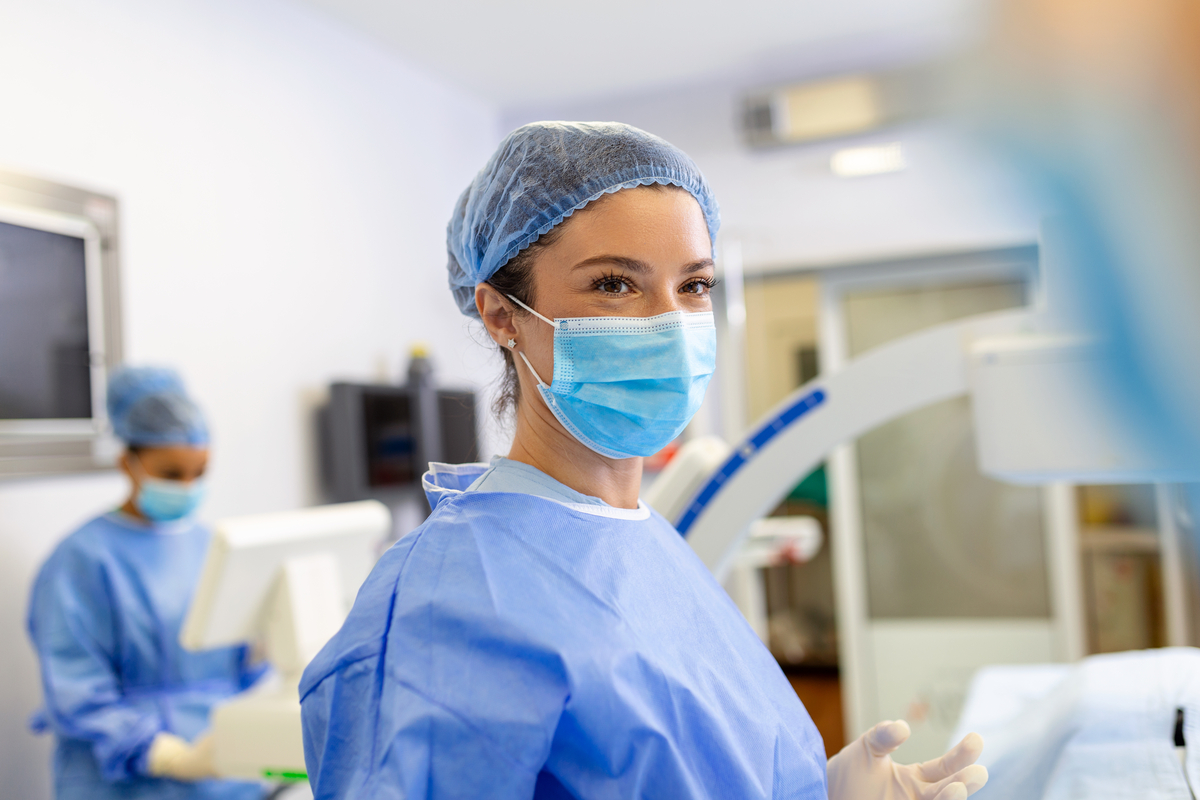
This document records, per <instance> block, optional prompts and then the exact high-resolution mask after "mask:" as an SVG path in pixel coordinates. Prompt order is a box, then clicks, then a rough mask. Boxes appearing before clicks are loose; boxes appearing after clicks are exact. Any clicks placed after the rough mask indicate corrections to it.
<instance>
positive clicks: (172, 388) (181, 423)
mask: <svg viewBox="0 0 1200 800" xmlns="http://www.w3.org/2000/svg"><path fill="white" fill-rule="evenodd" d="M108 418H109V421H110V422H112V426H113V432H114V433H116V435H117V438H118V439H120V440H121V441H123V442H125V444H127V445H130V446H132V447H169V446H171V445H187V446H192V447H202V446H204V445H207V444H208V425H207V424H205V422H204V415H203V414H202V413H201V412H200V409H199V408H198V407H197V406H196V404H195V403H193V402H192V400H191V398H189V397H188V396H187V391H186V390H185V389H184V388H183V381H182V379H180V377H179V374H178V373H176V372H175V371H174V370H171V369H162V368H159V367H125V368H123V369H120V370H118V371H116V372H114V373H113V374H112V375H110V376H109V379H108Z"/></svg>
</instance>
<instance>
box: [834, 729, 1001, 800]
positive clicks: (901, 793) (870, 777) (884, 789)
mask: <svg viewBox="0 0 1200 800" xmlns="http://www.w3.org/2000/svg"><path fill="white" fill-rule="evenodd" d="M910 733H912V731H911V730H910V729H909V727H908V723H907V722H904V721H903V720H900V721H898V722H881V723H879V724H878V725H876V726H875V727H874V728H871V730H869V731H867V732H866V733H864V734H863V735H862V736H860V737H858V738H857V739H855V740H854V741H853V742H851V743H850V744H848V745H846V746H845V747H843V748H842V750H841V752H839V753H838V754H837V755H835V756H834V757H833V758H831V759H829V764H828V765H827V766H826V773H827V774H828V776H829V800H965V798H966V797H967V796H968V795H972V794H974V793H975V792H977V791H979V790H980V789H982V788H983V785H984V784H985V783H987V779H988V773H987V767H984V766H983V765H981V764H976V763H975V761H976V759H978V758H979V754H980V753H982V752H983V738H982V737H981V736H980V735H979V734H977V733H970V734H967V736H966V738H964V739H963V740H962V741H961V742H959V743H958V744H957V745H955V746H954V748H953V749H952V750H951V751H950V752H948V753H946V754H945V755H944V756H942V757H941V758H935V759H933V760H932V761H926V762H925V763H924V764H897V763H895V762H894V761H892V756H891V754H892V751H894V750H895V749H896V748H897V747H899V746H900V745H902V744H904V741H905V740H906V739H907V738H908V737H909V734H910Z"/></svg>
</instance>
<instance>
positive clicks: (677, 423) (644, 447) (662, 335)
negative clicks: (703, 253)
mask: <svg viewBox="0 0 1200 800" xmlns="http://www.w3.org/2000/svg"><path fill="white" fill-rule="evenodd" d="M509 299H511V300H512V301H513V302H514V303H516V304H517V305H519V306H521V307H522V308H524V309H525V310H526V311H528V312H530V313H531V314H533V315H534V316H536V317H537V318H538V319H541V320H543V321H544V322H547V323H549V324H550V325H552V326H553V327H554V379H553V382H552V383H551V384H550V385H549V386H547V385H546V384H545V383H544V382H543V381H542V379H541V377H540V376H539V375H538V374H537V371H536V370H534V368H533V366H532V365H531V364H530V363H529V359H527V358H525V354H524V353H519V354H518V355H520V356H521V360H523V361H524V362H525V366H527V367H529V371H530V372H532V373H533V377H534V378H536V379H537V382H538V392H539V394H541V396H542V399H543V400H545V401H546V405H547V406H548V407H549V408H550V411H551V412H552V413H553V414H554V416H555V418H556V419H557V420H558V421H559V422H561V423H562V426H563V427H564V428H566V429H567V430H568V431H569V432H570V433H571V435H572V436H574V437H575V438H576V439H578V440H579V441H580V442H582V443H583V444H585V445H586V446H587V447H589V448H591V449H592V450H595V451H596V452H597V453H599V454H600V455H602V456H607V457H608V458H634V457H636V456H651V455H654V454H655V453H657V452H658V451H659V450H661V449H662V448H663V447H665V446H666V445H667V444H668V443H669V442H670V441H671V440H672V439H674V438H675V437H676V436H678V435H679V434H680V433H681V432H682V431H683V429H684V428H685V427H686V426H687V424H688V423H689V422H691V420H692V417H693V416H695V414H696V411H697V410H698V409H699V408H700V403H701V402H702V401H703V400H704V391H705V389H707V388H708V381H709V379H710V378H711V377H712V373H713V370H714V369H715V368H716V363H717V331H716V327H715V325H714V324H713V315H712V312H710V311H706V312H701V313H693V314H688V313H685V312H683V311H672V312H670V313H668V314H659V315H658V316H657V317H576V318H569V319H558V320H549V319H546V317H543V316H542V315H541V314H538V313H537V312H536V311H534V310H533V309H532V308H530V307H529V306H527V305H525V304H524V303H522V302H521V301H520V300H518V299H517V298H515V297H513V296H512V295H509Z"/></svg>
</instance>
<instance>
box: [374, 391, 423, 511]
mask: <svg viewBox="0 0 1200 800" xmlns="http://www.w3.org/2000/svg"><path fill="white" fill-rule="evenodd" d="M362 412H363V430H364V433H365V434H366V437H367V441H366V445H367V485H369V486H370V487H371V488H384V487H388V486H403V485H405V484H409V483H412V482H413V480H414V479H415V477H416V475H415V470H414V469H413V458H414V456H415V451H416V441H415V440H414V439H413V433H414V432H413V427H412V416H411V412H410V408H409V399H408V395H407V394H405V393H401V392H397V391H394V390H393V391H383V392H372V391H370V390H366V391H364V392H363V393H362Z"/></svg>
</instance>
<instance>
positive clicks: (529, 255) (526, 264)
mask: <svg viewBox="0 0 1200 800" xmlns="http://www.w3.org/2000/svg"><path fill="white" fill-rule="evenodd" d="M568 219H569V218H568ZM566 222H567V220H563V222H561V223H559V225H558V227H556V228H552V229H550V230H549V231H547V232H546V233H543V234H542V235H541V236H539V237H538V238H537V239H535V240H534V241H533V243H532V244H530V245H529V247H527V248H525V249H524V250H522V251H521V252H519V253H517V254H516V255H515V256H513V258H512V260H511V261H509V262H508V263H507V264H505V265H504V266H503V267H501V268H500V269H499V270H498V271H497V272H496V274H495V275H493V276H492V277H491V278H489V279H488V285H490V286H491V287H492V288H493V289H495V290H496V291H498V292H499V293H500V294H502V295H504V298H505V299H506V300H507V299H508V296H509V295H510V294H511V295H512V296H513V297H515V298H517V299H518V300H520V301H521V302H522V303H524V304H525V305H527V306H529V307H530V308H534V307H535V306H534V303H535V298H534V295H533V262H534V259H536V258H537V256H538V254H539V253H540V252H541V251H543V250H545V249H546V248H547V247H549V246H550V245H552V244H554V242H555V241H557V240H558V237H559V234H561V233H562V226H563V224H565V223H566ZM512 305H513V313H514V314H519V315H521V316H525V317H527V316H529V315H530V314H529V312H528V311H526V310H525V309H523V308H521V307H520V306H519V305H517V304H516V303H513V304H512ZM499 350H500V355H501V356H502V357H503V358H504V374H503V375H501V376H500V386H499V389H498V391H497V392H496V399H495V400H494V401H493V402H492V413H494V414H495V415H496V416H497V417H499V418H500V419H501V420H503V419H505V418H506V417H508V416H509V415H510V414H512V413H514V412H515V411H516V408H517V402H518V401H519V400H520V399H521V382H520V380H518V378H517V362H516V359H515V358H514V357H513V354H512V351H511V350H509V349H508V348H506V347H500V348H499Z"/></svg>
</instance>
